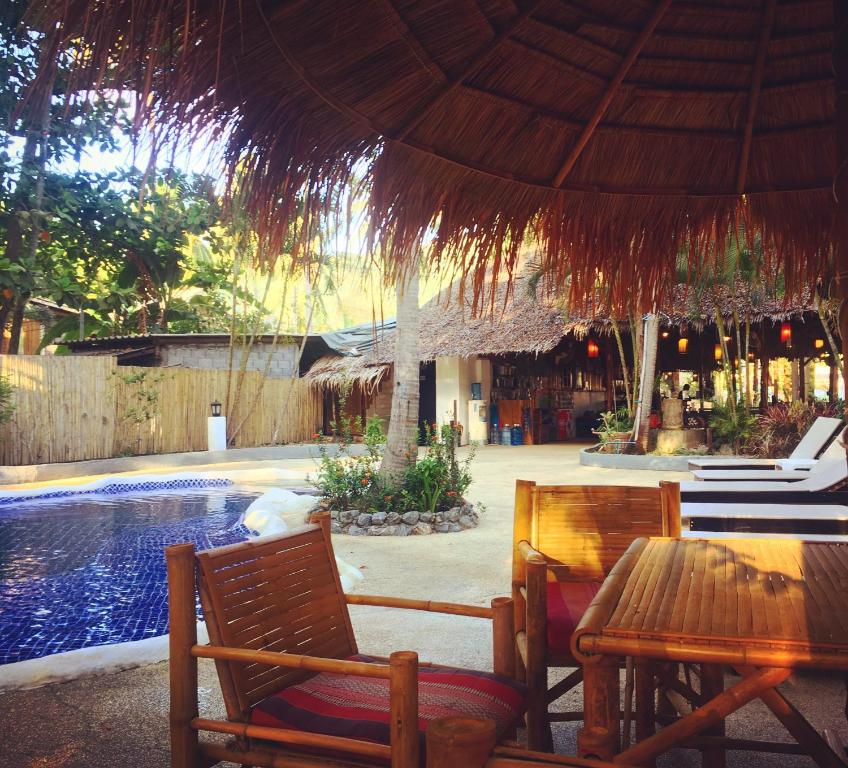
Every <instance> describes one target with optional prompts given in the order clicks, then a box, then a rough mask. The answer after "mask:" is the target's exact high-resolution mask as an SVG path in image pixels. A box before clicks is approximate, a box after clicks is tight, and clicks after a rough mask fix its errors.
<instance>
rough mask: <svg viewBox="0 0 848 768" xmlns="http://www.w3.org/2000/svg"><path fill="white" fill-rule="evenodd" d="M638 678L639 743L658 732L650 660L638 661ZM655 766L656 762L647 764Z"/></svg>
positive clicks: (637, 712) (637, 730)
mask: <svg viewBox="0 0 848 768" xmlns="http://www.w3.org/2000/svg"><path fill="white" fill-rule="evenodd" d="M634 666H635V670H634V671H635V676H636V680H635V683H636V741H637V743H638V742H640V741H642V740H643V739H647V738H648V737H649V736H653V735H654V732H655V731H656V723H655V720H654V718H655V715H656V704H655V700H654V698H655V696H656V688H655V686H654V664H653V662H652V661H651V660H650V659H637V660H636V663H635V665H634ZM646 764H647V765H648V766H653V765H655V764H656V761H654V760H649V761H648V762H647V763H646Z"/></svg>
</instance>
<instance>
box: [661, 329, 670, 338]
mask: <svg viewBox="0 0 848 768" xmlns="http://www.w3.org/2000/svg"><path fill="white" fill-rule="evenodd" d="M660 336H662V337H663V338H664V339H667V338H668V331H663V332H662V333H661V334H660Z"/></svg>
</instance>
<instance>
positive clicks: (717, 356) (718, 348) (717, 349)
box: [713, 344, 721, 360]
mask: <svg viewBox="0 0 848 768" xmlns="http://www.w3.org/2000/svg"><path fill="white" fill-rule="evenodd" d="M713 354H714V355H715V359H716V360H721V344H716V345H715V351H714V352H713Z"/></svg>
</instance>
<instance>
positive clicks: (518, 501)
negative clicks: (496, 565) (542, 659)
mask: <svg viewBox="0 0 848 768" xmlns="http://www.w3.org/2000/svg"><path fill="white" fill-rule="evenodd" d="M534 485H535V483H534V482H533V481H532V480H516V481H515V509H514V512H513V531H512V601H513V611H514V617H515V620H514V625H515V631H516V632H521V631H523V630H524V629H525V627H526V625H527V603H526V601H525V600H524V598H523V597H522V596H521V593H520V592H519V591H518V590H519V588H520V587H523V586H524V583H525V581H526V579H527V571H526V568H525V566H524V558H523V557H522V556H521V552H519V551H518V543H519V542H520V541H529V542H530V543H531V544H532V543H533V542H532V541H530V538H531V533H532V522H533V486H534ZM515 672H516V677H517V678H518V679H519V680H524V679H525V670H524V662H523V661H522V660H521V656H520V655H519V653H518V648H516V649H515Z"/></svg>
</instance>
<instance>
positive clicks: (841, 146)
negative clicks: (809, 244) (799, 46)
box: [833, 0, 848, 450]
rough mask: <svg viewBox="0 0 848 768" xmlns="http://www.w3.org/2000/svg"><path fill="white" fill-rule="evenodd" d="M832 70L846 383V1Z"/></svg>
mask: <svg viewBox="0 0 848 768" xmlns="http://www.w3.org/2000/svg"><path fill="white" fill-rule="evenodd" d="M833 71H834V75H835V78H836V166H835V168H834V179H833V192H834V195H835V197H836V206H835V208H836V209H835V210H834V212H833V213H834V225H835V226H834V238H833V249H834V264H835V267H836V281H835V282H836V292H837V295H838V296H839V300H840V303H839V334H840V336H841V337H842V377H843V380H844V381H845V382H846V386H848V368H846V366H848V0H833ZM834 362H836V361H834ZM846 407H848V401H846ZM846 450H848V447H846Z"/></svg>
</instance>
